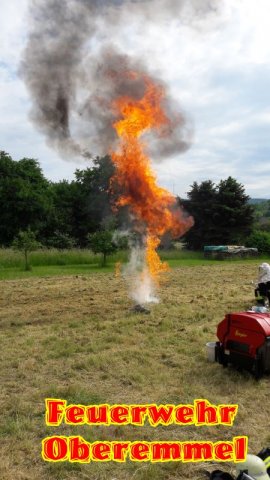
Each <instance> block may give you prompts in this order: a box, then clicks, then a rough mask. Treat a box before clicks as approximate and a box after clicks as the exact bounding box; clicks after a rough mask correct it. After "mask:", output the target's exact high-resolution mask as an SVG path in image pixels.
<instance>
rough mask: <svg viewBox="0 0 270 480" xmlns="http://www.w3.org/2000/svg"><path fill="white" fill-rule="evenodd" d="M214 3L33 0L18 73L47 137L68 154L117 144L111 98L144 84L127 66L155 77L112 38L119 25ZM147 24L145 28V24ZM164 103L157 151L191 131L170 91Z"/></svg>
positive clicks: (174, 146)
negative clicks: (167, 125) (164, 126)
mask: <svg viewBox="0 0 270 480" xmlns="http://www.w3.org/2000/svg"><path fill="white" fill-rule="evenodd" d="M217 4H218V0H211V1H210V0H209V1H203V2H202V1H201V0H190V1H188V0H144V1H143V0H130V1H125V0H32V1H31V2H30V10H29V24H30V32H29V39H28V44H27V47H26V49H25V52H24V57H23V60H22V65H21V73H22V76H23V78H24V80H25V83H26V85H27V87H28V89H29V91H30V94H31V99H32V110H31V119H32V121H33V122H34V123H35V124H36V125H37V127H38V128H39V130H40V131H42V132H43V133H44V134H45V136H46V139H47V141H48V143H49V145H51V146H52V147H54V148H57V149H58V151H59V152H60V153H61V154H62V155H63V156H65V158H66V157H67V156H70V157H74V156H85V157H91V155H93V156H96V155H97V154H98V155H102V154H105V153H107V152H108V150H109V148H110V147H112V146H113V144H114V142H115V141H116V134H115V132H114V129H113V127H112V122H113V120H114V112H113V109H112V100H113V99H115V98H116V97H117V96H119V95H129V96H131V97H132V98H140V97H141V96H142V95H143V93H144V88H145V85H144V82H143V81H142V79H140V77H139V79H131V78H129V76H128V75H127V72H129V71H134V70H136V71H139V72H142V73H144V74H147V75H148V76H150V77H151V73H150V72H149V71H148V68H147V66H145V65H143V64H142V62H140V61H139V60H136V59H134V58H130V57H128V56H127V55H125V54H124V53H123V52H119V51H118V50H117V48H116V46H115V45H114V42H113V39H114V38H115V35H117V31H119V29H121V26H123V25H126V24H127V22H128V21H129V18H131V17H132V18H133V20H134V18H138V22H142V21H143V22H144V23H145V22H146V24H147V22H157V21H159V20H161V19H164V18H170V17H171V18H173V17H175V16H179V17H180V18H181V16H183V18H185V19H187V18H190V19H191V17H192V16H195V15H202V14H203V15H204V14H206V13H208V12H209V11H210V12H211V9H213V8H215V7H216V5H217ZM191 7H192V9H191ZM144 30H145V32H146V34H147V27H146V25H144ZM100 44H102V48H100ZM105 44H107V47H105V46H104V45H105ZM152 78H153V75H152ZM154 80H155V81H156V82H157V83H159V84H162V81H161V80H160V79H156V78H154ZM164 108H165V111H166V112H167V114H168V116H169V117H170V119H171V124H170V128H168V129H167V131H165V130H164V131H163V132H162V134H161V135H160V138H159V137H158V136H153V135H152V134H151V136H150V138H149V144H150V150H151V153H152V154H153V156H154V157H155V158H157V157H160V158H162V157H166V156H168V155H171V154H173V153H176V152H180V151H185V150H186V149H187V148H188V147H189V145H190V141H191V137H192V127H191V125H190V122H189V120H188V118H187V117H186V116H185V115H184V113H183V112H182V111H181V108H180V107H179V105H177V104H176V102H175V101H173V100H172V99H170V98H169V97H167V100H166V104H164ZM160 139H161V141H159V140H160Z"/></svg>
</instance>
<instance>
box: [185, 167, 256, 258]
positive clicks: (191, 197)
mask: <svg viewBox="0 0 270 480" xmlns="http://www.w3.org/2000/svg"><path fill="white" fill-rule="evenodd" d="M248 200H249V197H248V195H246V194H245V190H244V187H243V186H242V185H241V184H240V183H238V182H237V181H236V180H235V179H234V178H232V177H228V178H227V179H226V180H221V181H220V183H219V184H218V185H215V184H214V183H213V182H212V181H210V180H208V181H204V182H202V183H201V184H200V185H198V183H197V182H195V183H194V184H193V185H192V187H191V190H190V191H189V192H188V200H187V201H184V202H182V203H183V205H184V207H185V208H186V209H187V210H188V211H189V213H191V214H192V215H193V217H194V219H195V225H194V227H193V228H192V229H191V230H190V231H189V232H188V233H187V235H186V237H185V238H186V241H187V243H188V246H189V248H191V249H195V250H196V249H201V248H202V247H203V246H204V245H207V244H208V245H211V244H212V245H224V244H225V245H226V244H235V243H236V244H237V243H242V242H243V240H244V239H245V238H246V237H247V236H248V235H249V234H250V233H251V230H252V225H253V221H254V216H253V207H252V206H251V205H249V203H248Z"/></svg>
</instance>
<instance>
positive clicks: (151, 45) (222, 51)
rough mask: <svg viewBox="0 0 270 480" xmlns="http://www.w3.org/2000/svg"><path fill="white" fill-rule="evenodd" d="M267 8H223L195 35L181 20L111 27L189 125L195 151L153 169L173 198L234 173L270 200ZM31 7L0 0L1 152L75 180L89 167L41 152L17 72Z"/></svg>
mask: <svg viewBox="0 0 270 480" xmlns="http://www.w3.org/2000/svg"><path fill="white" fill-rule="evenodd" d="M268 3H269V2H268V0H257V2H254V1H253V0H238V1H237V2H235V1H234V0H224V2H222V8H220V9H219V12H218V14H217V13H216V12H213V14H211V15H210V16H208V17H207V18H206V17H204V18H200V19H199V18H198V17H196V18H194V19H193V21H192V27H191V26H190V25H189V23H188V22H187V21H186V20H185V18H184V19H183V17H182V18H180V16H177V15H175V16H174V19H173V20H170V21H169V20H168V18H164V19H163V20H162V19H161V20H160V21H159V20H158V19H156V20H155V22H154V21H153V22H151V24H149V28H145V23H144V22H143V17H141V21H140V22H138V21H137V20H136V21H135V17H134V18H133V17H132V16H131V22H130V24H126V25H125V27H124V28H123V29H122V30H121V31H119V29H117V28H116V27H115V30H114V40H115V42H116V44H117V45H118V46H119V48H122V49H123V50H124V51H127V53H129V54H131V55H133V54H135V53H136V56H139V57H140V58H141V61H142V62H145V61H147V62H150V67H151V71H153V73H154V74H157V75H158V76H160V77H161V78H162V79H163V81H164V82H166V83H167V85H168V88H169V92H170V94H171V96H172V97H175V98H176V100H177V102H178V103H179V104H180V105H181V106H182V108H183V109H184V111H186V112H187V114H188V116H189V117H190V118H191V119H192V120H193V122H194V125H195V137H194V144H193V146H192V148H191V150H190V151H189V152H186V153H184V154H183V155H175V156H174V157H173V158H171V159H169V160H168V161H166V163H164V164H160V163H157V164H155V168H156V170H157V174H158V178H159V180H160V183H162V184H163V185H164V186H167V187H168V188H170V189H171V190H174V192H175V193H179V194H180V195H182V196H185V192H186V191H187V190H188V189H189V185H191V184H192V183H193V181H195V180H196V181H201V180H204V179H209V178H210V179H212V180H213V181H215V182H218V181H219V180H220V179H221V178H226V177H227V176H228V175H232V176H234V177H235V178H237V180H239V181H240V182H241V183H243V184H244V185H245V187H246V190H247V192H248V193H250V194H251V195H252V196H256V197H270V194H269V181H268V178H269V163H270V162H269V160H270V158H269V157H270V147H269V128H270V125H269V123H270V107H269V100H270V95H269V82H270V41H269V40H270V33H269V24H270V9H269V5H268ZM27 5H28V2H27V0H20V1H18V0H13V1H12V2H10V1H7V0H2V2H1V19H0V45H1V47H0V75H1V80H0V108H1V119H0V124H1V125H0V127H1V128H0V132H1V133H0V140H1V148H2V149H4V150H6V151H8V152H9V153H10V154H11V155H12V156H14V158H16V159H18V158H21V157H23V156H31V157H34V158H39V160H40V161H41V165H42V168H43V169H44V172H45V175H47V176H48V177H50V178H52V179H60V178H71V177H72V172H73V171H74V170H75V168H76V167H79V168H80V167H84V165H85V164H82V165H79V164H78V163H77V161H76V162H75V161H74V162H73V163H72V162H71V163H70V164H67V163H65V162H63V161H61V160H60V158H59V157H58V155H57V154H56V153H55V152H54V151H53V150H50V149H49V148H48V147H47V146H46V144H45V141H44V137H43V136H42V135H40V134H39V133H37V131H36V130H35V129H34V127H33V126H32V124H31V123H30V121H29V117H28V113H29V110H30V106H31V100H30V98H29V95H28V93H27V91H26V89H25V87H24V85H23V83H22V81H21V79H20V78H19V76H18V74H17V70H18V65H19V60H20V57H21V52H22V49H23V47H24V45H25V41H26V25H27V21H26V18H27ZM18 12H20V14H19V15H18ZM187 15H188V13H187ZM189 21H190V18H189ZM108 40H109V39H107V38H103V39H102V38H100V39H99V41H101V43H102V42H104V43H106V42H107V41H108ZM153 160H155V159H153Z"/></svg>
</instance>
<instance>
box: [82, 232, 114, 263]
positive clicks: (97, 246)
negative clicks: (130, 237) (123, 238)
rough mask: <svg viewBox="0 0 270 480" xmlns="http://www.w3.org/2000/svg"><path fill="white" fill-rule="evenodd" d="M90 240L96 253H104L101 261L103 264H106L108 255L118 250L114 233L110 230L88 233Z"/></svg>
mask: <svg viewBox="0 0 270 480" xmlns="http://www.w3.org/2000/svg"><path fill="white" fill-rule="evenodd" d="M88 241H89V245H90V247H91V249H92V250H93V252H94V253H101V254H102V255H103V256H102V262H101V265H102V266H105V265H106V259H107V255H111V254H112V253H114V252H116V250H117V246H116V244H115V242H114V241H113V233H112V232H110V231H109V230H103V231H100V232H95V233H93V234H90V235H88Z"/></svg>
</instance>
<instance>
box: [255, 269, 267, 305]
mask: <svg viewBox="0 0 270 480" xmlns="http://www.w3.org/2000/svg"><path fill="white" fill-rule="evenodd" d="M259 295H260V296H261V297H262V298H263V300H264V304H265V302H266V301H267V303H268V306H269V305H270V265H269V263H266V262H264V263H262V264H261V265H260V266H259V275H258V281H257V287H256V288H255V297H258V296H259Z"/></svg>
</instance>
